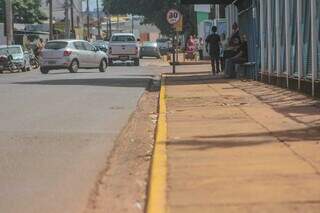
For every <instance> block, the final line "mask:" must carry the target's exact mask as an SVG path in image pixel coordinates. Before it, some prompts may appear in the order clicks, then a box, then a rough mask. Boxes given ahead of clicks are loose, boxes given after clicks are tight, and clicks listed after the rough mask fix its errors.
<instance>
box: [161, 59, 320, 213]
mask: <svg viewBox="0 0 320 213" xmlns="http://www.w3.org/2000/svg"><path fill="white" fill-rule="evenodd" d="M208 70H210V67H209V66H207V65H206V66H180V67H179V69H178V70H177V73H178V74H177V75H170V74H169V75H167V76H166V77H165V89H166V94H165V97H166V98H165V102H166V111H167V129H168V135H167V142H166V146H167V147H166V148H167V149H166V150H167V151H166V154H167V183H166V186H165V187H166V191H167V192H166V196H167V203H166V208H167V212H170V213H180V212H181V213H214V212H217V213H221V212H227V213H230V212H237V213H239V212H259V213H263V212H266V213H270V212H281V213H283V212H290V213H291V212H303V213H306V212H314V213H319V212H320V143H319V141H320V102H317V101H315V100H312V99H311V98H307V97H305V96H303V95H300V94H298V93H294V92H290V91H287V90H284V89H280V88H276V87H272V86H268V85H265V84H262V83H258V82H246V81H239V80H232V81H230V80H224V79H217V78H216V79H214V78H213V77H212V76H211V75H209V72H207V71H208ZM181 72H183V73H181Z"/></svg>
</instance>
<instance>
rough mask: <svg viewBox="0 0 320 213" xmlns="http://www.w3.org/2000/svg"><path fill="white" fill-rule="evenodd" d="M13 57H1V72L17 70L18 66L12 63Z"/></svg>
mask: <svg viewBox="0 0 320 213" xmlns="http://www.w3.org/2000/svg"><path fill="white" fill-rule="evenodd" d="M12 60H13V58H12V55H0V72H3V71H5V70H8V71H10V72H12V71H14V70H16V69H17V66H16V65H15V64H14V63H13V62H12Z"/></svg>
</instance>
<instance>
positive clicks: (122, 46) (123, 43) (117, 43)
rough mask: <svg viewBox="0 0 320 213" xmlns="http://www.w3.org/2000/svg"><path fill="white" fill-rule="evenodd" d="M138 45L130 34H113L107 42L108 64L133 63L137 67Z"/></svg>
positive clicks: (138, 62)
mask: <svg viewBox="0 0 320 213" xmlns="http://www.w3.org/2000/svg"><path fill="white" fill-rule="evenodd" d="M139 49H140V48H139V45H138V41H137V39H136V38H135V36H134V35H133V34H132V33H115V34H113V35H112V36H111V39H110V42H109V64H110V65H112V64H113V62H114V61H133V62H134V65H135V66H139V64H140V61H139V58H140V57H139V56H140V54H139V52H140V51H139Z"/></svg>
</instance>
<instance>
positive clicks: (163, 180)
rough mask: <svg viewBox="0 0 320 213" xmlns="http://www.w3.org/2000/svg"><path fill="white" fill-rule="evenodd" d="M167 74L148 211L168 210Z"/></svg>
mask: <svg viewBox="0 0 320 213" xmlns="http://www.w3.org/2000/svg"><path fill="white" fill-rule="evenodd" d="M165 78H166V77H165V76H164V75H162V76H161V90H160V97H159V117H158V124H157V130H156V142H155V146H154V151H153V157H152V162H151V170H150V181H149V189H148V198H147V199H148V200H147V211H146V212H147V213H165V212H167V210H166V208H167V205H166V203H167V195H166V185H167V153H166V151H167V150H166V140H167V121H166V102H165V99H166V97H165Z"/></svg>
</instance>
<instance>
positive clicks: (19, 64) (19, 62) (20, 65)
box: [0, 45, 31, 72]
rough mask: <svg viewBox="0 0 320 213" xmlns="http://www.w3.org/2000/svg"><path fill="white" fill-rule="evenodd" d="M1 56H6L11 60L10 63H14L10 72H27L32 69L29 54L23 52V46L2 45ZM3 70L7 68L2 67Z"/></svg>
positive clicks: (0, 48) (0, 47)
mask: <svg viewBox="0 0 320 213" xmlns="http://www.w3.org/2000/svg"><path fill="white" fill-rule="evenodd" d="M0 55H2V56H6V57H7V59H9V60H10V63H12V66H11V65H10V71H13V70H22V71H23V72H25V71H29V70H30V69H31V66H30V59H29V54H28V53H27V52H23V50H22V47H21V45H9V46H7V45H0ZM3 58H4V57H3ZM3 69H5V67H2V70H3Z"/></svg>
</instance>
